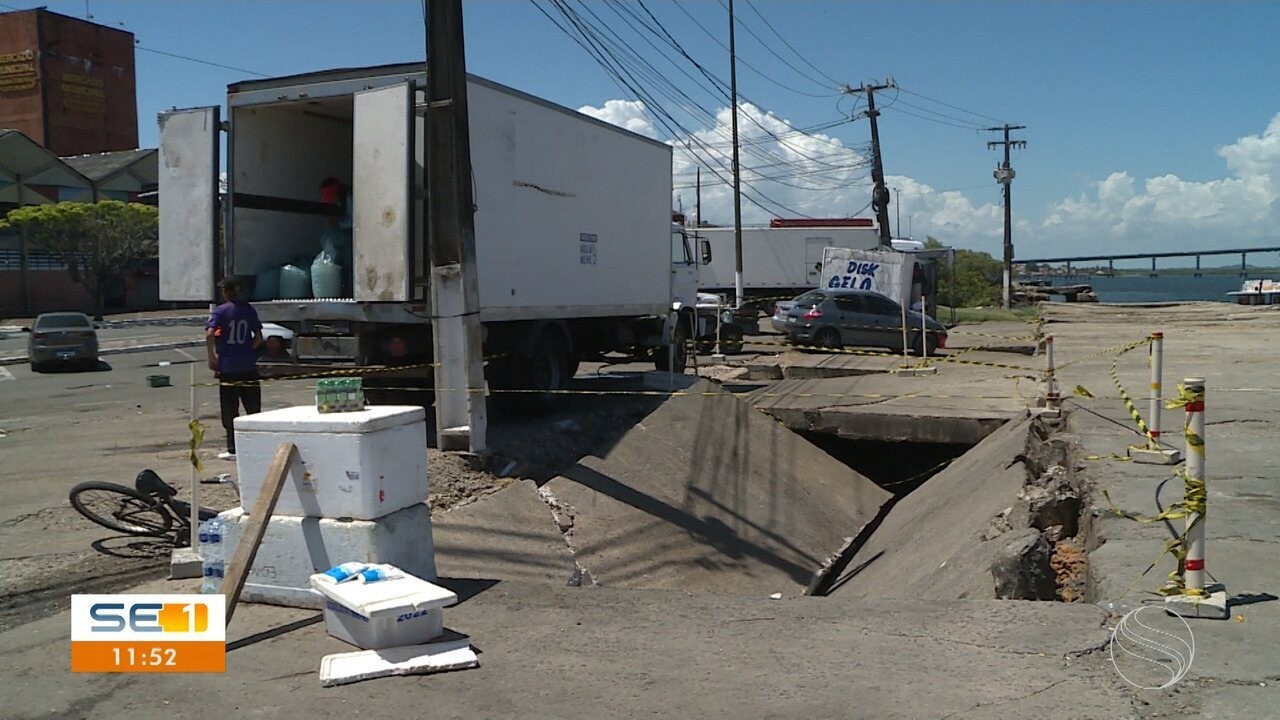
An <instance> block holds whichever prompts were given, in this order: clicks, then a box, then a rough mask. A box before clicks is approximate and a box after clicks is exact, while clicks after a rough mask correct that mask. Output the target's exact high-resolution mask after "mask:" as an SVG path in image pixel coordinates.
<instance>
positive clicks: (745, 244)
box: [696, 218, 880, 297]
mask: <svg viewBox="0 0 1280 720" xmlns="http://www.w3.org/2000/svg"><path fill="white" fill-rule="evenodd" d="M696 233H697V235H698V237H699V238H700V239H705V240H706V241H707V242H708V243H709V245H710V249H711V252H710V253H709V254H710V256H711V259H710V262H708V263H706V264H703V265H701V266H699V267H698V287H699V288H700V289H701V290H703V291H704V292H714V293H727V294H729V295H732V294H733V293H734V268H735V254H734V232H733V228H731V227H700V228H698V229H697V230H696ZM879 244H880V236H879V234H878V231H877V230H876V228H875V226H874V224H873V223H871V221H869V220H864V219H860V218H838V219H830V220H810V219H804V220H792V219H782V218H779V219H775V220H773V222H772V223H770V225H769V226H767V227H763V226H755V227H744V228H742V266H743V277H742V286H743V292H744V294H745V295H746V296H748V297H751V296H761V295H788V294H791V295H798V294H800V293H802V292H804V291H806V290H811V289H813V288H814V287H817V285H818V281H819V279H820V276H821V274H822V251H823V249H824V248H828V247H843V248H849V249H850V250H872V249H875V248H876V247H879Z"/></svg>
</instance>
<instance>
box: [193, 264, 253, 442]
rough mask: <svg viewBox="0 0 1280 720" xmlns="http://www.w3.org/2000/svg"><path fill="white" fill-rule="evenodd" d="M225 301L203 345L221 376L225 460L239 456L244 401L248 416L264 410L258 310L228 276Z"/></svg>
mask: <svg viewBox="0 0 1280 720" xmlns="http://www.w3.org/2000/svg"><path fill="white" fill-rule="evenodd" d="M221 287H222V299H223V303H222V304H221V305H219V306H218V307H216V308H214V310H213V314H211V315H210V316H209V322H208V323H206V324H205V331H204V347H205V352H206V354H207V355H208V357H209V369H210V370H212V371H213V373H214V377H216V378H218V380H219V384H218V401H219V405H220V409H221V413H222V427H223V428H225V429H226V431H227V451H226V452H224V453H219V454H218V457H219V458H221V459H223V460H235V459H236V433H235V425H234V423H235V419H236V415H238V414H239V412H240V404H241V403H243V404H244V412H245V414H246V415H253V414H254V413H257V412H261V411H262V388H261V387H259V386H258V346H259V345H261V344H262V323H261V322H259V321H258V312H257V311H256V310H254V309H253V306H252V305H250V304H249V303H248V302H246V301H245V300H242V299H241V298H240V283H239V282H237V281H236V280H235V279H234V278H226V279H224V280H223V281H222V283H221Z"/></svg>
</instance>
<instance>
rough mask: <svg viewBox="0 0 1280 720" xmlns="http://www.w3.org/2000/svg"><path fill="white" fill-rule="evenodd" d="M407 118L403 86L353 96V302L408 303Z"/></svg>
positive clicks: (409, 100)
mask: <svg viewBox="0 0 1280 720" xmlns="http://www.w3.org/2000/svg"><path fill="white" fill-rule="evenodd" d="M413 117H414V116H413V92H412V88H411V86H410V83H408V82H403V83H397V84H395V85H390V86H387V87H381V88H377V89H375V90H364V91H361V92H357V93H356V94H355V117H354V138H353V142H354V148H353V153H352V157H353V161H354V167H353V168H352V182H351V195H352V204H353V206H354V207H353V208H352V223H353V225H354V229H353V231H352V235H353V238H352V245H353V252H352V258H353V261H352V265H353V268H352V270H353V280H354V290H355V293H354V297H355V299H356V300H362V301H383V302H405V301H407V300H409V299H410V296H409V293H410V287H409V286H410V283H411V282H412V279H413V277H412V276H413V256H412V240H413V234H414V233H413V224H414V216H413V212H412V207H413V205H412V203H413V185H414V182H413V180H414V173H413V157H414V155H413V128H414V122H413Z"/></svg>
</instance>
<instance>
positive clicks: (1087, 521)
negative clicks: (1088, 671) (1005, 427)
mask: <svg viewBox="0 0 1280 720" xmlns="http://www.w3.org/2000/svg"><path fill="white" fill-rule="evenodd" d="M1065 430H1066V423H1065V422H1064V421H1063V420H1062V419H1061V418H1057V417H1052V416H1050V417H1044V416H1034V417H1033V420H1032V423H1031V425H1029V426H1028V433H1027V445H1026V450H1025V452H1024V453H1022V454H1021V455H1019V456H1017V457H1016V458H1015V460H1014V461H1015V462H1019V461H1020V462H1021V463H1022V464H1023V467H1024V469H1025V471H1026V481H1025V482H1024V483H1023V485H1022V488H1021V489H1020V490H1019V492H1018V495H1017V498H1016V499H1015V500H1014V503H1013V504H1012V505H1011V506H1010V507H1008V508H1006V509H1005V510H1004V511H1003V512H1001V513H1000V514H998V515H996V516H995V517H994V518H993V519H992V520H991V523H990V525H988V527H987V529H986V530H984V531H983V533H982V534H981V535H980V536H979V539H980V540H984V541H985V540H995V539H1003V540H1006V545H1004V546H1003V547H1002V548H1001V550H1000V551H999V553H998V554H997V555H996V556H995V558H993V560H992V564H991V573H992V580H993V581H994V583H995V591H996V596H997V597H1000V598H1007V599H1019V600H1059V601H1063V602H1076V601H1084V600H1086V599H1087V598H1088V597H1089V596H1090V595H1091V593H1090V592H1089V583H1088V550H1090V549H1091V548H1092V545H1093V538H1092V535H1093V530H1092V522H1091V520H1092V515H1091V514H1090V504H1089V494H1090V493H1089V485H1088V483H1087V482H1086V481H1085V480H1084V479H1083V478H1081V477H1080V476H1079V475H1078V474H1077V472H1076V471H1077V470H1078V469H1079V465H1078V458H1079V455H1080V448H1079V444H1078V442H1077V441H1076V440H1075V438H1074V437H1073V436H1071V435H1069V434H1067V433H1066V432H1065ZM1009 533H1014V535H1012V536H1009V537H1007V538H1006V536H1007V535H1008V534H1009ZM1064 546H1067V547H1064ZM1060 550H1063V551H1065V550H1070V551H1071V553H1069V554H1071V555H1075V556H1077V557H1079V558H1082V559H1083V567H1079V568H1077V569H1076V573H1075V574H1070V573H1067V574H1066V575H1063V576H1060V575H1062V574H1061V573H1059V568H1058V567H1056V566H1055V564H1056V563H1062V565H1063V566H1064V568H1065V567H1066V566H1068V565H1070V563H1069V562H1067V561H1066V559H1060V558H1058V554H1059V551H1060ZM1050 588H1052V593H1050Z"/></svg>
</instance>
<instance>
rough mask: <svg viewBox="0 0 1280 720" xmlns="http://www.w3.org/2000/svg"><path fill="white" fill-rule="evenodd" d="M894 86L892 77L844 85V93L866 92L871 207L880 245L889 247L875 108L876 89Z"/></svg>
mask: <svg viewBox="0 0 1280 720" xmlns="http://www.w3.org/2000/svg"><path fill="white" fill-rule="evenodd" d="M896 87H898V85H897V84H896V83H894V81H893V78H886V79H885V81H884V83H883V84H881V85H868V84H866V83H863V84H862V85H860V86H858V87H856V88H855V87H850V86H848V85H846V86H845V87H844V92H845V93H846V94H853V93H866V95H867V111H866V113H865V114H866V116H867V117H868V118H870V119H871V181H872V182H874V183H875V188H874V189H872V191H871V207H873V208H874V209H875V211H876V224H877V225H879V226H880V245H881V246H882V247H890V246H891V245H892V244H893V243H892V239H893V235H892V233H891V232H890V228H889V188H887V187H885V186H884V163H883V162H882V161H881V159H880V126H879V124H878V123H877V122H876V118H878V117H880V111H879V110H876V91H877V90H888V89H890V88H896Z"/></svg>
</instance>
